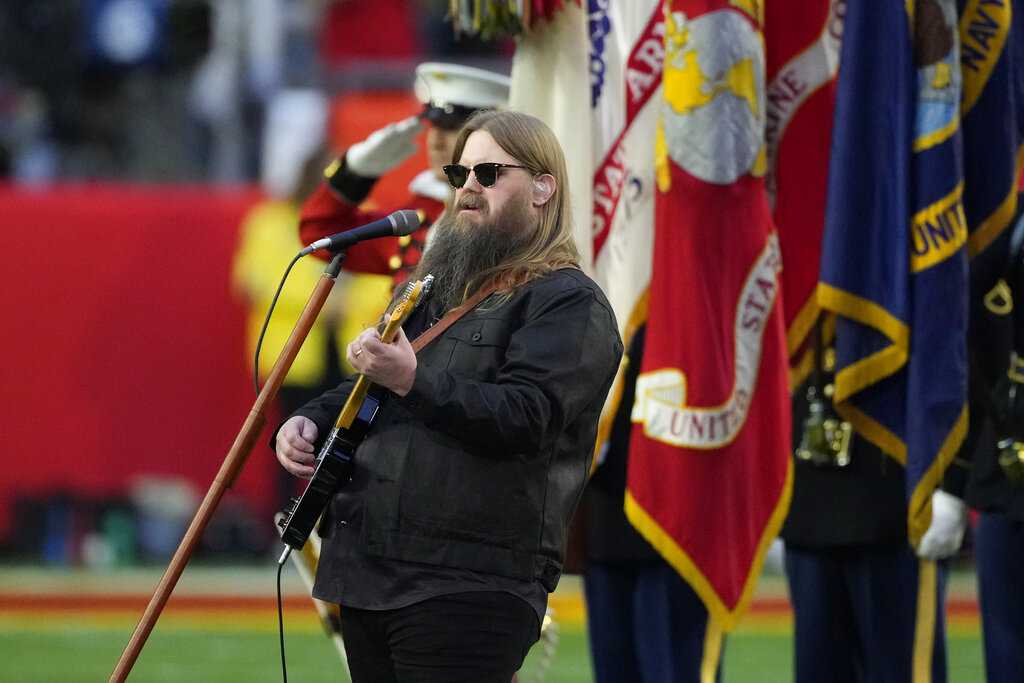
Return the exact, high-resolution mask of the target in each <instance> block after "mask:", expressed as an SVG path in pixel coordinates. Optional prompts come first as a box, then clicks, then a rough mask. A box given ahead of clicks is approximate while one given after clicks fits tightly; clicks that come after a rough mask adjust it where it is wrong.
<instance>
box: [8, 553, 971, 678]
mask: <svg viewBox="0 0 1024 683" xmlns="http://www.w3.org/2000/svg"><path fill="white" fill-rule="evenodd" d="M158 578H159V571H131V572H119V573H116V574H93V573H89V572H58V571H47V570H39V569H33V568H22V569H17V570H12V569H7V570H5V569H0V681H5V682H6V681H16V682H21V681H25V682H35V681H38V682H44V681H45V682H50V681H105V680H107V677H108V676H109V675H110V672H111V670H112V668H113V666H114V663H115V662H116V661H117V658H118V656H119V654H120V653H121V650H122V649H123V648H124V646H125V644H126V643H127V640H128V636H129V634H130V632H131V630H132V628H133V627H134V625H135V623H136V621H137V620H138V618H139V616H141V613H142V607H143V606H144V604H145V601H146V600H148V597H149V595H150V594H151V592H152V588H153V586H155V584H156V581H157V579H158ZM971 578H972V577H969V576H966V577H960V579H959V581H954V582H953V588H952V589H951V593H953V594H967V595H968V597H970V587H971ZM273 579H274V576H273V570H272V569H271V568H269V567H267V568H255V569H254V568H244V569H243V568H219V569H200V570H193V569H191V568H190V569H189V570H186V573H185V575H184V576H183V578H182V581H181V583H180V584H179V587H178V588H177V589H176V590H175V593H174V595H173V596H172V598H171V601H170V602H169V603H168V606H167V608H166V609H165V611H164V613H163V615H162V616H161V618H160V620H159V621H158V623H157V626H156V629H155V630H154V631H153V634H152V635H151V636H150V638H149V640H148V641H147V643H146V645H145V647H144V649H143V651H142V654H141V656H140V657H139V660H138V662H137V663H136V664H135V667H134V668H133V671H132V675H131V677H130V678H129V681H139V682H154V683H156V682H161V681H167V682H172V681H173V682H175V683H177V682H179V681H213V682H216V681H251V682H254V683H255V682H260V681H268V682H270V681H280V680H281V669H280V658H279V651H278V641H277V631H276V629H277V622H276V612H275V611H274V609H273ZM285 584H286V586H285V594H286V598H287V600H286V607H285V629H286V647H287V657H288V673H289V680H291V681H302V682H309V683H316V682H319V681H344V680H347V679H346V678H344V677H343V676H342V675H341V673H340V670H341V669H340V666H339V659H338V655H337V653H336V651H335V650H334V647H333V645H332V644H331V643H330V641H329V640H328V639H327V638H326V637H325V636H324V635H323V634H322V632H321V631H320V627H319V625H318V623H317V621H316V618H315V617H314V616H313V613H312V608H311V607H309V608H307V605H306V604H305V602H304V599H305V598H304V595H303V590H304V589H303V587H302V586H301V584H300V583H299V582H298V580H297V579H296V578H295V577H290V578H287V579H286V582H285ZM762 584H763V586H762V588H761V589H760V590H759V595H762V596H767V601H771V598H773V597H777V594H778V592H779V591H780V590H782V591H784V587H782V584H781V580H779V579H778V578H775V579H774V580H772V579H768V580H766V581H763V582H762ZM224 596H226V597H227V599H226V601H224V602H223V603H221V602H219V600H221V598H222V597H224ZM190 600H191V602H190ZM140 601H141V602H140ZM552 604H553V605H555V606H556V610H557V609H560V610H561V612H562V616H561V619H560V620H559V621H558V644H557V647H556V649H555V653H554V656H553V657H552V658H551V659H550V661H549V662H548V665H549V667H548V669H547V672H546V675H545V676H544V680H546V681H552V682H562V681H564V682H566V683H575V682H585V681H590V680H591V670H590V661H589V655H588V651H587V645H586V636H585V630H584V629H585V619H584V618H583V615H582V613H581V612H580V611H579V610H580V607H579V583H578V580H574V579H572V578H569V579H567V580H565V581H564V582H563V585H562V586H561V587H560V588H559V591H558V593H556V596H555V599H554V600H553V601H552ZM968 611H969V610H968ZM556 618H557V614H556ZM790 628H791V617H790V616H789V614H788V612H785V611H779V610H769V611H768V612H767V613H766V612H761V613H758V612H757V603H756V602H755V608H754V610H753V611H752V613H751V616H750V618H749V619H747V620H746V621H745V622H744V624H743V625H741V626H740V628H739V629H738V630H737V632H736V633H734V634H732V635H731V636H729V638H728V640H727V642H726V649H725V663H724V667H725V677H724V678H725V681H727V682H729V683H748V682H749V683H766V682H767V683H771V682H774V681H780V682H781V681H790V680H792V663H791V658H792V640H791V637H790V635H789V631H790ZM949 629H950V636H949V669H950V675H949V680H950V682H951V683H974V682H978V683H980V682H981V681H983V680H984V672H983V666H982V659H981V644H980V641H979V637H978V627H977V617H976V615H971V614H957V615H955V616H954V617H953V618H952V619H951V621H950V626H949ZM538 650H539V648H536V649H535V652H534V653H532V654H531V656H530V658H529V659H528V660H527V663H526V665H525V667H524V674H525V675H524V676H523V679H524V683H528V681H530V680H536V673H537V671H538V668H539V667H540V666H541V662H540V661H539V657H538V655H539V652H538Z"/></svg>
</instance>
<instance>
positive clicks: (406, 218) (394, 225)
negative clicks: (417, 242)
mask: <svg viewBox="0 0 1024 683" xmlns="http://www.w3.org/2000/svg"><path fill="white" fill-rule="evenodd" d="M421 223H423V214H422V212H420V211H413V210H412V209H401V210H400V211H395V212H394V213H393V214H391V215H390V216H387V217H385V218H381V219H380V220H376V221H374V222H372V223H367V224H366V225H362V226H360V227H358V228H352V229H351V230H346V231H344V232H338V233H335V234H333V235H330V236H329V237H324V238H323V239H319V240H317V241H316V242H313V243H312V244H310V245H309V246H307V247H305V248H304V249H303V250H302V251H300V252H299V256H305V255H306V254H311V253H313V252H314V251H317V250H318V249H328V250H330V251H341V250H342V249H347V248H349V247H351V246H352V245H353V244H355V243H356V242H362V241H363V240H372V239H374V238H376V237H401V236H402V235H409V234H411V233H412V232H413V231H415V230H416V228H418V227H420V224H421Z"/></svg>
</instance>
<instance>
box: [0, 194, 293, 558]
mask: <svg viewBox="0 0 1024 683" xmlns="http://www.w3.org/2000/svg"><path fill="white" fill-rule="evenodd" d="M257 199H258V196H257V194H256V193H255V192H254V191H252V190H250V189H248V188H240V189H231V190H221V191H216V190H211V189H209V188H200V187H171V188H168V187H156V186H153V187H145V186H107V185H97V186H93V185H80V186H60V187H56V188H50V189H47V190H45V191H28V190H19V189H16V188H12V187H0V259H2V265H0V274H2V292H3V294H2V298H3V313H2V320H3V327H2V333H0V334H2V336H0V339H2V341H0V350H2V359H3V362H2V365H0V429H2V440H0V443H2V444H3V450H4V459H3V460H4V463H3V469H2V476H0V539H3V538H5V537H7V535H8V534H9V532H10V521H11V520H10V511H11V510H10V507H11V503H12V502H13V500H14V498H15V497H16V496H18V495H20V494H24V495H43V494H47V493H51V492H55V491H58V490H62V489H63V490H70V491H73V492H76V493H84V494H88V495H96V496H105V495H111V494H118V493H123V492H125V491H126V490H127V487H128V486H129V484H130V482H131V481H132V479H133V478H134V477H136V476H138V475H141V474H157V475H172V476H173V475H181V476H184V477H186V478H188V479H189V480H190V481H192V482H193V483H194V484H195V486H196V488H197V489H198V491H199V493H200V494H201V495H202V494H204V493H205V492H206V490H207V489H208V487H209V485H210V483H211V482H212V480H213V476H214V475H215V473H216V472H217V469H218V468H219V467H220V464H221V462H222V461H223V459H224V456H225V455H226V454H227V451H228V449H229V448H230V445H231V443H232V440H233V439H234V437H235V435H236V434H237V432H238V430H239V428H240V427H241V425H242V421H243V420H244V418H245V416H246V414H247V413H248V410H249V408H250V407H251V406H252V402H253V400H254V393H253V388H252V384H251V379H250V370H249V368H250V367H251V366H250V363H251V361H250V359H248V358H247V357H246V352H245V348H244V338H243V334H244V331H243V321H244V308H243V305H242V303H241V302H240V301H238V300H237V299H236V298H235V297H234V296H233V295H232V293H231V288H230V267H231V259H232V253H233V251H234V249H235V243H236V233H237V228H238V225H239V222H240V220H241V218H242V216H243V214H244V213H245V211H246V210H247V209H248V208H249V207H250V206H251V205H252V204H253V203H254V201H256V200H257ZM267 276H268V277H270V278H273V279H274V280H275V281H276V279H277V278H278V277H280V273H268V274H267ZM263 443H265V441H264V442H261V443H259V444H258V445H257V447H256V449H255V450H254V451H253V454H252V456H251V457H250V459H249V462H248V463H247V465H246V467H245V468H244V470H243V472H242V475H241V477H240V479H239V481H238V482H237V483H236V485H235V488H234V489H233V490H232V491H231V492H229V495H236V496H242V497H244V498H245V499H246V500H247V501H248V502H250V503H251V504H252V505H253V506H254V508H255V510H256V511H258V512H259V513H260V514H266V515H268V516H267V519H268V520H269V519H270V518H269V514H270V512H271V511H272V507H273V505H274V492H273V486H272V483H271V482H272V476H273V474H274V472H275V468H276V467H277V465H276V462H275V461H274V460H273V456H272V454H271V452H270V450H269V449H268V448H266V447H264V445H263Z"/></svg>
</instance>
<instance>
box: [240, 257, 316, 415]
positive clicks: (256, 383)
mask: <svg viewBox="0 0 1024 683" xmlns="http://www.w3.org/2000/svg"><path fill="white" fill-rule="evenodd" d="M303 256H304V254H301V253H300V254H296V255H295V256H294V257H293V258H292V261H291V263H289V264H288V267H287V268H285V271H284V275H282V276H281V282H279V283H278V285H277V291H276V292H274V298H273V299H272V300H271V301H270V306H269V307H268V308H267V315H266V317H264V318H263V327H261V328H260V338H259V339H258V340H257V341H256V357H255V358H254V359H253V364H252V385H253V387H254V388H255V389H256V395H257V396H259V395H260V349H262V348H263V336H264V335H265V334H266V333H267V326H268V325H270V316H271V315H273V314H274V307H275V306H277V300H278V298H280V296H281V290H283V289H284V283H285V281H286V280H287V279H288V274H289V273H291V272H292V268H293V267H294V266H295V264H296V263H298V262H299V259H300V258H302V257H303Z"/></svg>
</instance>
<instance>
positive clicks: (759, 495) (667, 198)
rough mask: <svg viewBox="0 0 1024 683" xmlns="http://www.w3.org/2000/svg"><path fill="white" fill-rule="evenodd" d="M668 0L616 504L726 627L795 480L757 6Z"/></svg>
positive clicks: (745, 598) (748, 589) (740, 605)
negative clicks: (646, 265)
mask: <svg viewBox="0 0 1024 683" xmlns="http://www.w3.org/2000/svg"><path fill="white" fill-rule="evenodd" d="M667 4H668V3H667ZM669 7H670V9H671V11H670V12H669V13H667V14H666V21H665V62H664V71H663V74H662V77H663V84H664V102H663V109H662V114H661V118H660V120H659V123H658V131H657V136H656V164H657V176H658V192H657V197H656V200H655V201H656V209H655V238H654V239H655V247H654V261H653V272H652V278H651V289H650V299H649V317H648V327H647V341H646V347H645V351H644V357H643V363H642V365H641V374H640V378H639V379H638V381H637V388H636V396H637V399H636V403H635V405H634V409H633V422H634V423H635V427H634V430H633V437H632V443H631V455H630V464H629V475H628V485H629V488H628V493H627V501H626V511H627V514H628V516H629V518H630V521H631V522H632V523H633V524H634V525H635V526H636V527H637V528H638V529H639V530H640V532H641V533H642V534H643V535H644V536H645V537H646V538H647V539H648V540H649V541H650V542H651V543H652V544H653V545H654V546H655V547H656V548H657V549H658V550H659V552H660V553H661V554H662V555H663V556H664V557H665V558H666V559H667V560H668V562H669V563H670V564H672V565H673V566H674V567H675V568H676V569H677V570H678V571H679V572H680V573H681V574H682V575H683V577H684V578H686V580H687V581H688V582H689V583H690V584H691V585H692V586H693V588H694V589H695V590H696V592H697V593H698V594H699V595H700V597H701V598H702V600H703V601H704V603H705V604H706V605H707V608H708V611H709V614H710V616H711V618H712V623H713V624H715V625H716V626H717V628H718V629H722V630H729V629H731V628H732V627H733V626H734V625H735V624H736V621H737V620H738V618H739V616H740V614H741V613H742V612H743V610H744V608H745V607H746V605H747V604H748V602H749V600H750V598H751V594H752V592H753V587H754V584H755V581H756V577H757V575H758V573H759V570H760V567H761V563H762V560H763V557H764V553H765V552H766V550H767V548H768V545H769V544H770V542H771V541H772V539H773V538H774V537H775V535H776V533H777V531H778V529H779V527H780V526H781V524H782V521H783V518H784V516H785V512H786V508H787V506H788V501H789V491H790V483H791V459H790V410H789V389H788V379H787V358H786V348H785V335H784V329H783V317H782V307H781V297H780V276H779V273H780V270H781V265H782V264H781V256H780V249H779V241H778V237H777V235H776V233H775V230H774V227H773V224H772V218H771V212H770V209H769V204H768V196H767V192H766V190H765V180H764V176H765V171H766V168H767V157H766V147H765V140H764V129H765V117H766V113H765V112H766V110H765V99H764V94H765V68H764V44H763V39H762V36H761V26H762V23H763V16H762V15H761V14H760V12H759V11H758V9H757V8H758V7H759V4H757V3H754V2H750V3H744V2H732V3H730V2H727V1H726V0H721V1H719V2H706V1H703V0H675V1H674V2H672V3H670V4H669ZM745 8H746V9H745Z"/></svg>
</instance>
